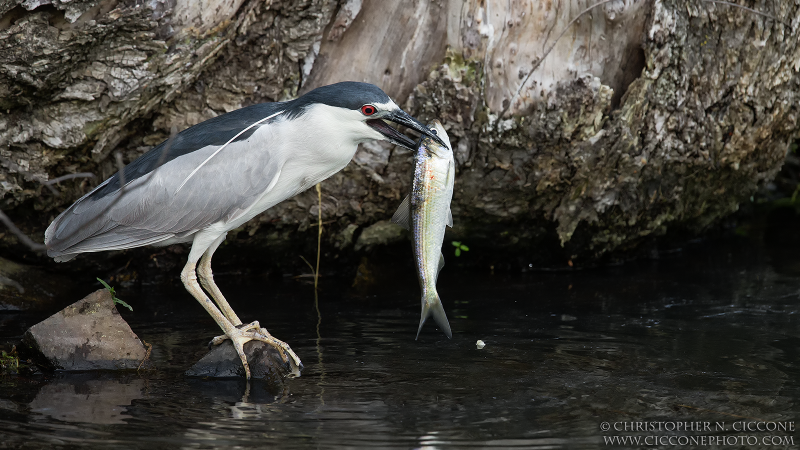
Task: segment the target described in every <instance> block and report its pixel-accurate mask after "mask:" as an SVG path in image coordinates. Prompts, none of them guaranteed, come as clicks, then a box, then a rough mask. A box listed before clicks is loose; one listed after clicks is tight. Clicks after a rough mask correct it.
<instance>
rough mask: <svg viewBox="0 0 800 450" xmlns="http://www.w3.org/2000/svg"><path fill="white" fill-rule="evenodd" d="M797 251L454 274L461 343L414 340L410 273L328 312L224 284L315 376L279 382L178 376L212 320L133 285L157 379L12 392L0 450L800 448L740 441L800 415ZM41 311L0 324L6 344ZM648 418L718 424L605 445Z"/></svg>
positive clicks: (696, 251) (167, 295)
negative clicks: (679, 444) (707, 442)
mask: <svg viewBox="0 0 800 450" xmlns="http://www.w3.org/2000/svg"><path fill="white" fill-rule="evenodd" d="M789 244H791V245H794V247H791V245H789V248H787V245H786V242H779V243H777V244H774V245H773V244H771V243H769V242H767V243H766V244H765V243H764V242H762V241H757V242H754V241H753V240H747V239H744V238H730V239H723V240H717V241H712V242H706V243H702V244H696V245H692V246H689V247H687V248H686V249H684V251H683V252H681V253H679V254H676V255H672V256H669V257H662V258H660V259H656V260H649V261H637V262H633V263H628V264H624V265H620V266H614V267H605V268H598V269H587V270H574V271H531V272H528V273H524V274H516V275H508V274H498V275H494V276H493V275H490V274H489V273H488V270H487V271H486V272H485V273H482V272H477V273H476V272H462V271H459V269H458V268H457V265H456V264H451V265H449V266H448V267H446V268H445V269H444V271H443V272H442V276H441V279H440V282H439V292H440V295H441V297H442V299H443V301H444V303H445V309H446V310H447V313H448V316H449V318H450V323H451V326H452V328H453V333H454V336H453V339H452V340H448V339H447V338H446V337H445V336H444V335H443V334H442V333H441V332H439V331H438V330H436V328H435V324H434V323H432V322H431V323H429V324H426V327H425V328H424V330H423V332H422V334H421V335H420V338H419V340H414V337H415V334H416V331H417V324H418V317H419V293H418V287H417V286H416V285H415V283H414V279H413V274H412V275H409V276H408V277H398V281H397V282H395V283H389V284H386V285H384V286H383V287H382V288H381V289H378V290H376V291H375V292H372V293H369V294H363V293H362V294H358V295H357V294H354V293H353V291H352V290H351V289H349V280H339V281H333V280H323V281H322V283H323V284H322V286H323V290H322V291H321V292H320V295H319V309H318V310H317V308H316V307H315V304H314V295H313V289H312V288H311V287H310V286H308V285H307V284H303V283H300V282H298V281H294V280H291V279H287V280H286V281H284V282H277V283H276V282H263V283H261V282H260V280H254V279H246V280H243V279H239V278H237V277H234V276H227V277H226V276H224V275H223V276H221V277H218V282H219V284H220V286H221V287H222V290H223V291H224V292H225V293H226V295H227V297H228V299H229V300H231V303H232V305H233V306H234V308H235V309H236V310H237V312H238V313H239V315H240V316H241V317H242V319H243V320H245V321H249V320H260V321H261V323H262V325H264V326H266V327H267V328H268V329H269V330H270V331H271V332H272V333H273V335H275V336H276V337H278V338H280V339H284V340H286V341H287V342H288V343H289V344H290V345H291V346H292V348H293V349H294V350H295V351H296V353H297V354H298V355H299V356H300V357H301V358H302V359H303V362H304V364H305V370H304V371H303V375H302V376H301V377H300V378H296V379H291V380H287V381H286V382H285V384H283V385H279V386H276V385H269V384H266V383H264V382H258V381H254V382H252V383H250V384H249V385H248V384H247V383H245V382H244V381H243V380H217V381H212V380H201V379H189V378H186V377H184V376H183V371H184V370H186V369H187V368H188V367H189V366H191V365H192V364H193V363H194V362H195V361H197V360H198V359H199V358H200V357H201V356H202V355H203V354H205V352H206V349H205V344H206V343H207V341H208V340H209V339H210V338H211V337H213V336H215V335H216V334H219V333H218V329H217V328H216V325H215V324H214V323H213V321H212V320H211V319H210V318H209V317H208V316H207V315H205V313H204V311H203V310H202V309H201V308H200V306H199V305H197V303H196V302H195V301H194V300H193V299H191V297H190V296H189V295H188V294H187V293H186V292H185V291H183V289H182V287H180V286H173V287H152V286H151V287H147V286H145V287H144V288H142V290H141V291H138V290H136V289H128V290H122V292H121V293H120V297H122V298H123V299H124V300H126V301H128V302H129V303H131V304H132V305H133V306H134V312H133V313H128V312H123V316H124V317H125V318H126V319H127V320H128V321H129V323H130V324H131V326H132V328H133V330H134V331H135V332H137V333H138V334H139V336H140V337H142V338H143V339H144V340H145V341H147V342H148V343H151V344H153V346H154V349H153V353H152V361H153V365H154V366H155V368H156V369H155V370H151V371H146V372H142V373H139V374H137V373H126V374H122V375H118V374H95V373H81V374H55V375H48V376H39V377H33V378H18V377H4V378H0V441H1V442H2V443H0V448H44V447H52V446H60V447H65V448H66V447H69V448H72V447H91V448H184V447H185V448H232V447H234V446H240V447H248V448H254V447H259V448H265V447H275V448H357V447H358V448H456V447H465V448H500V447H509V448H601V447H603V448H605V447H614V446H616V447H619V448H622V447H632V446H633V445H610V444H609V443H608V442H606V440H607V439H608V437H609V436H614V435H617V436H640V437H642V438H643V437H645V436H667V437H670V436H671V437H675V438H677V437H681V436H683V437H688V436H712V437H719V438H730V437H734V439H735V438H736V437H737V436H745V437H747V436H754V437H755V438H757V439H759V445H758V446H762V444H763V441H761V440H762V439H763V438H765V437H768V436H773V435H774V436H778V437H779V438H780V439H785V438H791V439H793V442H794V446H795V447H796V446H797V445H798V443H800V439H798V437H800V436H798V435H797V434H796V431H782V432H737V431H735V430H733V429H732V428H731V427H733V425H734V423H735V422H747V423H750V422H761V423H784V424H785V423H793V422H795V421H796V419H797V417H798V411H799V410H800V407H798V400H800V370H798V361H799V360H800V359H799V357H800V322H799V321H798V311H800V256H798V255H800V251H797V250H800V248H798V246H797V243H796V242H789ZM453 259H454V258H453V256H450V257H449V260H453ZM409 280H410V281H411V282H410V283H409V282H408V281H409ZM52 312H54V311H50V312H48V313H52ZM43 315H44V316H46V315H47V314H42V313H39V314H38V315H37V314H31V313H25V312H18V311H17V312H6V313H2V315H0V338H2V339H5V340H6V341H9V340H12V339H13V338H14V337H15V336H19V335H20V334H21V333H22V332H23V331H24V329H25V327H27V326H30V325H32V324H33V323H35V321H36V320H40V319H41V318H42V316H43ZM478 339H480V340H483V341H484V342H485V343H486V347H485V348H483V349H481V350H479V349H477V348H476V345H475V343H476V341H477V340H478ZM642 421H647V422H662V423H667V422H671V423H677V422H701V423H702V422H709V423H714V424H716V423H724V427H725V428H724V429H722V430H720V429H715V430H713V431H711V432H709V431H701V432H692V431H689V432H684V431H676V430H674V431H658V432H652V431H651V432H614V431H613V429H612V430H608V431H604V430H603V427H604V426H606V425H604V424H609V426H612V427H614V426H620V424H623V423H630V422H642ZM640 446H642V447H652V446H653V445H643V444H642V445H640ZM665 447H675V446H674V445H665ZM687 447H690V446H687ZM723 447H725V448H742V447H748V448H752V447H754V446H753V445H738V444H737V445H722V446H720V448H723ZM764 447H766V446H764ZM770 448H785V446H778V447H772V446H770Z"/></svg>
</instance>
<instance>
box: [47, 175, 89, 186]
mask: <svg viewBox="0 0 800 450" xmlns="http://www.w3.org/2000/svg"><path fill="white" fill-rule="evenodd" d="M73 178H94V174H93V173H91V172H78V173H70V174H67V175H61V176H60V177H57V178H53V179H52V180H47V181H45V182H43V183H42V184H43V185H45V186H50V185H53V184H56V183H60V182H62V181H67V180H71V179H73Z"/></svg>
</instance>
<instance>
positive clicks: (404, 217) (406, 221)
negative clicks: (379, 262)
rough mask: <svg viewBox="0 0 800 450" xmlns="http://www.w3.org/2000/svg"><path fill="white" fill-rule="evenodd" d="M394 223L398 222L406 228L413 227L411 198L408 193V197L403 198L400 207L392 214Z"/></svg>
mask: <svg viewBox="0 0 800 450" xmlns="http://www.w3.org/2000/svg"><path fill="white" fill-rule="evenodd" d="M392 223H396V224H398V225H400V226H401V227H403V228H405V229H406V230H410V229H411V200H410V199H409V196H408V195H406V198H404V199H403V202H402V203H400V207H399V208H397V211H396V212H395V213H394V215H393V216H392Z"/></svg>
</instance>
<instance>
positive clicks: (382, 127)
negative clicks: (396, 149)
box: [367, 109, 447, 150]
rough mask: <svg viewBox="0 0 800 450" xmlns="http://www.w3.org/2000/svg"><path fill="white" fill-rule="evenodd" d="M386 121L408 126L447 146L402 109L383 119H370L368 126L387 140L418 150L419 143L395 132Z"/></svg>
mask: <svg viewBox="0 0 800 450" xmlns="http://www.w3.org/2000/svg"><path fill="white" fill-rule="evenodd" d="M384 120H389V121H392V122H394V123H396V124H399V125H403V126H406V127H408V128H411V129H412V130H414V131H416V132H418V133H420V134H422V135H424V136H428V137H430V138H431V139H433V140H435V141H436V142H438V143H440V144H442V145H444V146H445V147H446V146H447V144H445V143H444V141H442V139H441V138H440V137H439V136H437V135H435V134H433V132H432V131H431V130H429V129H428V127H426V126H425V125H423V124H422V123H420V121H418V120H417V119H415V118H413V117H411V116H410V115H409V114H408V113H407V112H405V111H403V110H402V109H397V110H395V111H392V112H390V113H389V114H387V115H385V116H383V117H381V118H380V119H370V120H367V125H369V126H371V127H372V128H374V129H375V130H376V131H378V133H380V134H382V135H384V136H386V139H387V140H388V141H389V142H391V143H393V144H396V145H402V146H403V147H405V148H407V149H409V150H416V148H417V143H416V142H415V141H413V140H411V139H410V138H409V137H408V136H406V135H405V134H403V133H400V132H399V131H397V130H395V129H394V128H392V127H391V126H389V124H387V123H386V122H384Z"/></svg>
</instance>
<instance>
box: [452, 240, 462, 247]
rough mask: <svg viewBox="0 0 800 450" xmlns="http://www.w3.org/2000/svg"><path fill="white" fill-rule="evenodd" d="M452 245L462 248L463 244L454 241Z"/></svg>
mask: <svg viewBox="0 0 800 450" xmlns="http://www.w3.org/2000/svg"><path fill="white" fill-rule="evenodd" d="M452 244H453V247H460V246H461V242H458V241H453V242H452Z"/></svg>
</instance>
